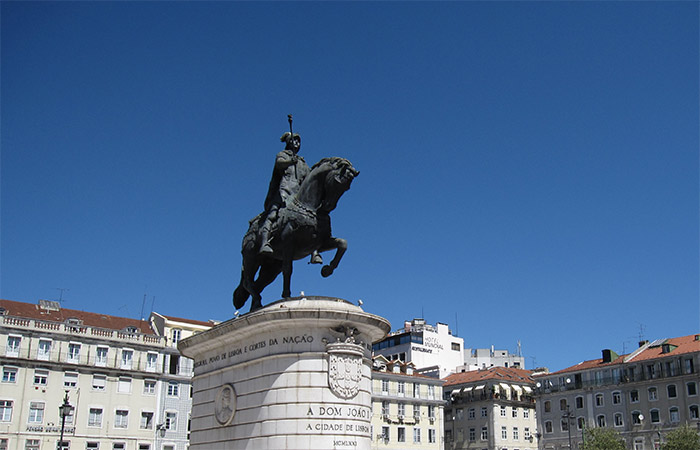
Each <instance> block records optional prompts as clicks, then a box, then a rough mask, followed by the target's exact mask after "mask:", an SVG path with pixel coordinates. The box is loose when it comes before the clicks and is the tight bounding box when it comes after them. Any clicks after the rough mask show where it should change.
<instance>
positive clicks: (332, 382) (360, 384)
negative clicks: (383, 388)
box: [178, 297, 390, 450]
mask: <svg viewBox="0 0 700 450" xmlns="http://www.w3.org/2000/svg"><path fill="white" fill-rule="evenodd" d="M389 330H390V324H389V322H388V321H387V320H386V319H384V318H382V317H379V316H376V315H373V314H368V313H366V312H364V311H363V310H362V309H361V308H360V307H359V306H355V305H353V304H351V303H349V302H347V301H345V300H341V299H335V298H327V297H306V298H292V299H287V300H281V301H278V302H275V303H272V304H270V305H268V306H266V307H264V308H262V309H260V310H257V311H255V312H253V313H249V314H245V315H243V316H240V317H238V318H235V319H232V320H229V321H227V322H224V323H222V324H219V325H217V326H215V327H214V328H212V329H211V330H209V331H206V332H204V333H200V334H197V335H195V336H192V337H190V338H188V339H185V340H183V341H180V343H179V344H178V348H179V349H180V352H181V353H182V354H183V355H185V356H187V357H189V358H192V359H194V367H195V369H194V371H195V374H194V380H193V390H194V393H193V399H192V424H191V437H190V449H192V450H205V449H206V450H234V449H235V450H239V449H249V450H264V449H268V450H273V449H279V450H282V449H284V450H295V449H298V450H309V449H318V450H329V449H354V450H369V449H370V445H371V426H370V421H371V418H372V389H371V345H372V342H374V341H376V340H378V339H381V338H382V337H384V336H385V335H386V333H388V332H389Z"/></svg>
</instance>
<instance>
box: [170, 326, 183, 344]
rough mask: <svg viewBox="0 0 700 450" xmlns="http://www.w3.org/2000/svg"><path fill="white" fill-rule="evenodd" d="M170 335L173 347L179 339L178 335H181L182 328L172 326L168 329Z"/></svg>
mask: <svg viewBox="0 0 700 450" xmlns="http://www.w3.org/2000/svg"><path fill="white" fill-rule="evenodd" d="M170 336H171V338H172V342H173V347H176V346H177V343H178V342H179V341H180V337H181V336H182V330H178V329H177V328H174V329H173V330H171V331H170Z"/></svg>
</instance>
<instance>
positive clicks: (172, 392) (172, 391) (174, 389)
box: [168, 381, 180, 397]
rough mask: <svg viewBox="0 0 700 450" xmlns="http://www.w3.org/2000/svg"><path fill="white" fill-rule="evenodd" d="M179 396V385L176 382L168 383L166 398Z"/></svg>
mask: <svg viewBox="0 0 700 450" xmlns="http://www.w3.org/2000/svg"><path fill="white" fill-rule="evenodd" d="M179 395H180V383H178V382H177V381H169V382H168V396H170V397H178V396H179Z"/></svg>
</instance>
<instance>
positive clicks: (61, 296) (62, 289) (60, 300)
mask: <svg viewBox="0 0 700 450" xmlns="http://www.w3.org/2000/svg"><path fill="white" fill-rule="evenodd" d="M54 289H56V290H58V291H61V295H60V296H59V298H58V301H59V302H62V301H63V292H64V291H70V289H68V288H54Z"/></svg>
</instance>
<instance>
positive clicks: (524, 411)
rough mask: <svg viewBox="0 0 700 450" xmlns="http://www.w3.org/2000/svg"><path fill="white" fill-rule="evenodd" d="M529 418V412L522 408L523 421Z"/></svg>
mask: <svg viewBox="0 0 700 450" xmlns="http://www.w3.org/2000/svg"><path fill="white" fill-rule="evenodd" d="M529 418H530V410H529V409H527V408H523V419H529Z"/></svg>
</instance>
